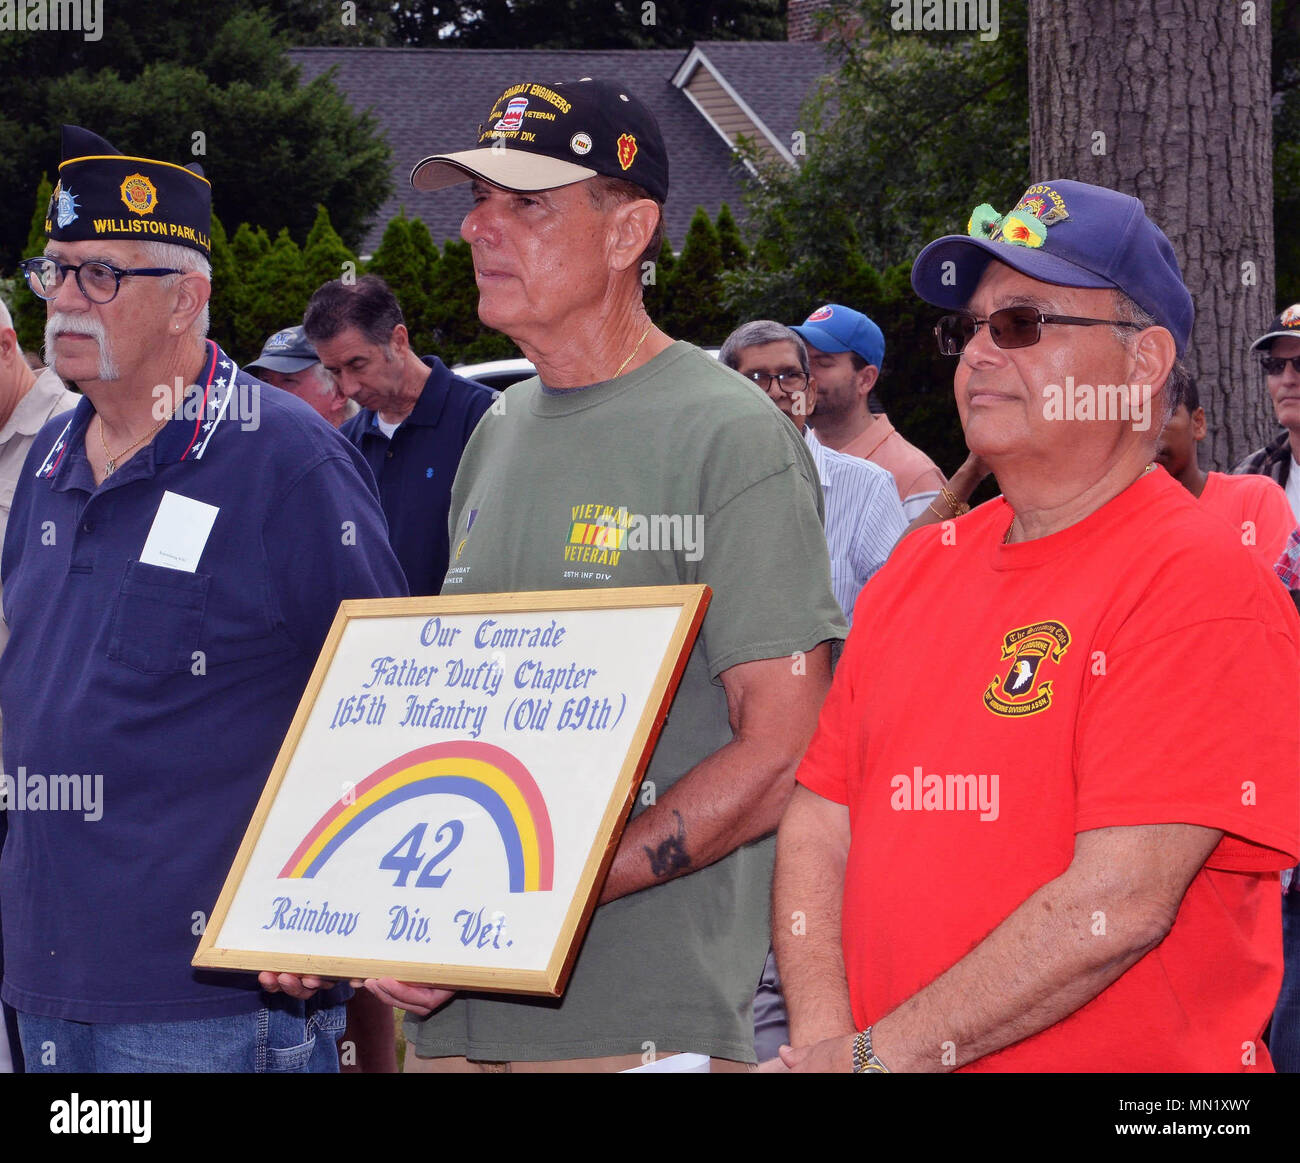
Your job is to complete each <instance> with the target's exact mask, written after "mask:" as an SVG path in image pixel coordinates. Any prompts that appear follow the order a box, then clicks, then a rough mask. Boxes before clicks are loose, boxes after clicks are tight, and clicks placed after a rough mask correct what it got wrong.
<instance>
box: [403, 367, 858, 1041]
mask: <svg viewBox="0 0 1300 1163" xmlns="http://www.w3.org/2000/svg"><path fill="white" fill-rule="evenodd" d="M620 510H622V511H623V515H622V516H620ZM821 514H822V494H821V485H820V483H819V481H818V478H817V472H816V469H815V467H814V465H813V462H812V458H811V457H810V456H809V454H808V450H807V448H806V447H805V446H804V443H803V441H802V440H800V439H799V434H798V433H797V432H796V431H795V429H794V427H793V425H791V424H790V423H789V422H788V421H787V420H786V419H785V417H784V416H782V415H781V414H780V412H779V411H778V410H777V409H776V407H775V406H774V405H773V404H772V402H771V401H770V400H768V399H767V398H766V396H765V395H764V394H763V393H761V392H760V391H759V390H758V389H757V388H756V387H754V386H753V385H752V384H747V383H746V382H745V381H744V380H743V379H741V377H740V376H738V375H736V374H735V373H734V372H732V371H729V370H728V369H726V368H724V367H722V366H721V365H720V364H718V363H717V361H716V360H714V359H712V358H710V357H709V356H708V355H706V354H705V353H704V352H702V351H700V350H699V349H698V348H695V347H692V346H691V345H690V344H686V343H675V344H673V346H672V347H670V348H668V349H667V350H666V351H664V352H662V353H661V354H660V355H658V356H656V357H655V358H654V359H653V360H651V361H650V362H649V363H647V364H646V365H645V366H643V367H641V368H638V369H637V370H636V371H633V372H631V373H629V374H628V375H625V376H622V377H620V378H618V379H615V380H610V381H608V382H606V383H602V384H596V385H593V386H592V387H590V388H587V389H585V390H583V391H571V392H565V393H559V394H555V393H545V392H543V390H542V388H541V385H540V383H539V381H538V380H536V379H533V380H528V381H525V382H523V383H519V384H515V385H513V386H512V387H510V388H509V389H508V390H507V392H506V394H505V396H504V399H503V410H502V411H501V412H500V413H499V414H498V413H497V411H496V410H493V411H491V412H489V413H487V414H486V415H485V416H484V417H483V420H482V421H481V422H480V423H479V425H478V427H477V428H476V429H475V431H474V435H473V437H472V438H471V440H470V442H469V445H468V446H467V447H466V449H465V453H464V456H463V457H462V458H461V462H460V469H459V471H458V472H457V474H456V481H455V484H454V485H453V487H452V500H451V511H450V518H449V524H450V531H451V545H452V562H451V566H450V568H449V569H448V572H447V577H446V580H445V581H444V583H443V589H442V592H443V594H444V595H449V594H459V593H495V592H512V591H520V590H549V589H570V588H571V589H588V588H593V587H603V586H649V585H687V584H697V583H704V584H707V585H709V586H711V587H712V589H713V598H712V602H711V604H710V606H709V611H708V614H707V615H706V617H705V619H704V624H703V626H702V628H701V631H700V635H699V638H698V640H697V642H696V644H695V647H694V649H693V650H692V652H691V656H690V659H689V660H688V663H687V666H686V670H685V672H684V674H683V677H682V681H681V685H680V687H679V689H678V691H677V696H676V698H675V700H674V702H673V705H672V707H671V709H670V713H669V718H668V720H667V722H666V723H665V725H664V728H663V732H662V733H661V735H660V736H659V740H658V743H657V744H656V747H655V751H654V755H653V757H652V759H651V761H650V765H649V768H648V770H647V773H646V776H645V778H646V780H647V781H649V782H650V783H652V784H653V786H654V794H655V798H656V799H657V798H658V797H659V796H662V795H663V793H664V792H665V791H666V790H667V789H668V788H669V787H671V786H672V785H673V784H674V783H675V782H676V781H677V780H678V779H679V778H681V777H682V776H683V775H684V774H686V772H688V771H689V770H690V769H691V768H692V767H693V766H694V765H695V764H696V763H698V762H699V761H700V760H702V759H704V758H705V757H706V756H708V755H710V754H712V753H713V752H714V751H717V750H718V749H719V748H721V747H723V746H724V745H725V744H727V743H728V742H730V740H731V738H732V732H731V728H730V725H729V723H728V719H727V700H726V695H725V692H724V690H723V688H722V685H721V683H720V682H719V681H717V676H718V675H719V674H721V673H722V672H723V671H724V670H727V669H728V668H729V667H732V666H736V665H737V664H738V663H742V662H751V661H753V660H755V659H761V658H779V657H789V656H793V655H795V653H796V652H797V651H808V650H811V649H812V648H813V647H815V646H816V645H817V644H818V643H820V642H824V641H827V640H831V641H833V642H838V640H839V639H841V638H843V637H844V634H845V633H846V630H845V625H844V619H843V615H842V614H841V612H840V609H839V606H838V605H837V603H836V601H835V598H834V597H833V596H832V594H831V589H830V567H829V563H828V560H827V553H826V541H825V537H824V535H823V532H822V522H821ZM665 515H666V516H667V517H668V518H669V519H668V520H667V521H663V520H661V521H660V522H659V530H658V533H656V532H655V528H654V523H653V521H652V520H651V518H653V517H655V516H659V517H661V518H662V517H664V516H665ZM641 518H645V519H646V520H645V523H644V524H638V521H639V519H641ZM678 518H679V519H680V520H675V519H678ZM666 529H667V530H673V531H674V535H673V536H669V537H665V535H664V531H665V530H666ZM624 530H626V533H625V535H624ZM665 541H667V542H669V543H668V544H665ZM620 546H621V548H620ZM792 665H794V663H793V662H792ZM649 798H650V797H649V796H648V795H645V794H642V795H638V797H637V800H636V806H635V808H634V813H636V812H641V811H645V810H648V805H647V801H648V800H649ZM773 848H774V842H773V840H772V838H771V837H768V838H767V839H765V840H762V841H759V842H757V843H753V844H749V845H746V846H744V847H742V848H740V849H737V850H736V851H735V852H733V853H731V854H730V855H729V856H727V857H726V858H724V859H723V860H720V861H718V862H716V863H715V864H712V865H709V866H708V867H705V868H701V869H699V870H698V871H696V872H692V873H689V874H687V875H685V876H681V877H679V878H677V879H676V880H671V881H668V882H666V883H664V884H662V885H657V886H655V887H653V888H648V889H644V890H642V891H641V892H637V893H633V894H631V895H630V896H626V897H623V898H621V899H620V900H616V901H613V902H611V903H610V904H607V905H604V906H602V907H600V908H598V909H597V910H596V912H595V914H594V916H593V918H592V922H591V927H590V929H589V930H588V932H587V936H586V940H585V941H584V943H583V946H582V949H581V951H580V953H579V955H578V958H577V962H576V964H575V966H574V970H573V975H572V977H571V978H570V980H569V985H568V988H567V991H566V993H565V995H564V997H563V998H561V999H558V1000H555V999H528V998H522V999H521V998H507V997H501V996H496V997H489V996H486V995H482V994H462V995H460V996H458V997H457V998H455V999H454V1000H453V1001H452V1002H450V1003H449V1004H448V1005H447V1006H445V1007H443V1008H442V1009H441V1010H439V1011H438V1012H436V1013H434V1014H433V1015H431V1016H430V1017H428V1018H426V1019H423V1020H419V1021H416V1020H412V1019H410V1018H408V1020H407V1025H406V1033H407V1038H408V1039H409V1040H410V1041H411V1042H412V1043H413V1044H414V1046H415V1048H416V1052H417V1053H418V1054H420V1055H422V1056H424V1057H440V1056H445V1055H467V1056H468V1057H470V1058H473V1059H480V1060H485V1061H538V1060H545V1059H552V1058H590V1057H599V1056H604V1055H611V1054H628V1053H642V1052H644V1051H645V1050H646V1049H647V1045H646V1044H647V1043H652V1044H653V1047H654V1049H655V1050H656V1051H657V1052H660V1053H665V1052H668V1051H674V1050H676V1051H695V1052H697V1053H701V1054H709V1055H712V1056H715V1057H721V1058H731V1059H736V1060H745V1061H753V1060H754V1035H753V1020H752V1016H751V1012H750V1003H751V1000H752V998H753V994H754V987H755V985H756V984H757V982H758V978H759V974H760V973H761V972H762V968H763V959H764V956H765V954H766V952H767V947H768V940H769V936H770V933H769V922H768V908H769V893H770V888H771V876H772V856H773Z"/></svg>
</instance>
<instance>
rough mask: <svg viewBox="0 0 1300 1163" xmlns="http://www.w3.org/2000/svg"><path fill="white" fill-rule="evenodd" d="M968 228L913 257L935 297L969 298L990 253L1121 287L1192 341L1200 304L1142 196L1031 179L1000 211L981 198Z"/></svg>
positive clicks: (1023, 267) (940, 303)
mask: <svg viewBox="0 0 1300 1163" xmlns="http://www.w3.org/2000/svg"><path fill="white" fill-rule="evenodd" d="M966 231H967V232H966V233H965V234H949V235H945V236H944V237H943V238H939V239H936V240H935V241H934V242H932V243H930V244H929V246H927V247H926V248H925V249H924V250H922V251H921V253H920V254H919V255H917V256H916V262H914V263H913V264H912V287H913V289H914V290H915V291H916V293H917V294H918V295H920V297H921V298H922V299H924V300H925V301H926V302H927V303H933V304H934V305H935V306H936V307H948V308H955V309H960V308H963V307H965V306H966V304H967V303H969V302H970V298H971V296H972V295H973V294H974V293H975V287H976V286H977V285H978V283H979V281H980V277H981V276H982V275H983V274H984V268H985V267H987V266H988V264H989V262H990V260H992V259H997V260H998V261H999V262H1004V263H1006V264H1007V266H1009V267H1011V268H1013V269H1014V270H1017V271H1019V272H1020V273H1021V274H1024V275H1028V276H1029V277H1030V278H1031V279H1038V280H1040V281H1041V282H1044V283H1054V284H1056V285H1057V286H1062V287H1111V288H1114V289H1116V290H1120V291H1123V292H1124V294H1126V295H1127V296H1128V297H1129V298H1130V299H1132V300H1133V301H1134V302H1135V303H1136V304H1137V305H1138V306H1139V307H1141V308H1142V309H1143V310H1144V311H1146V312H1147V314H1149V315H1150V316H1151V317H1152V318H1153V319H1155V320H1156V322H1157V323H1159V324H1160V326H1162V327H1164V328H1166V329H1167V330H1168V331H1169V333H1170V334H1171V335H1172V336H1173V337H1174V344H1175V346H1176V347H1177V349H1178V354H1179V355H1182V353H1183V351H1184V350H1185V349H1186V347H1187V339H1188V336H1189V335H1190V334H1191V331H1192V320H1193V318H1194V315H1195V311H1194V309H1193V307H1192V296H1191V294H1190V293H1189V292H1188V290H1187V287H1186V285H1185V284H1184V283H1183V275H1182V271H1181V270H1180V269H1179V266H1178V259H1177V258H1175V257H1174V248H1173V247H1172V246H1171V245H1170V244H1169V239H1167V238H1166V237H1165V235H1164V233H1163V232H1162V231H1161V229H1160V228H1159V227H1158V226H1157V225H1156V224H1155V223H1154V222H1152V221H1151V219H1150V218H1148V217H1147V213H1146V208H1145V207H1144V206H1143V205H1142V203H1141V202H1140V201H1139V200H1138V199H1137V198H1133V197H1131V196H1129V195H1128V194H1121V193H1119V192H1118V191H1117V190H1108V189H1106V187H1104V186H1091V185H1088V184H1087V183H1086V182H1071V181H1064V180H1063V181H1046V182H1037V183H1035V184H1034V185H1032V186H1030V187H1029V189H1027V190H1026V191H1025V193H1024V195H1023V197H1021V199H1020V201H1019V202H1017V203H1016V206H1015V208H1014V209H1013V210H1011V211H1009V212H1008V213H1007V214H1005V215H1001V216H999V215H998V214H997V212H996V211H995V210H994V209H993V208H992V207H991V206H988V205H983V206H979V207H976V209H975V212H974V213H973V214H972V215H971V219H970V222H969V223H967V227H966Z"/></svg>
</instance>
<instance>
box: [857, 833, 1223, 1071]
mask: <svg viewBox="0 0 1300 1163" xmlns="http://www.w3.org/2000/svg"><path fill="white" fill-rule="evenodd" d="M1107 831H1110V832H1113V833H1117V834H1127V835H1125V836H1123V837H1122V839H1123V840H1124V841H1125V842H1127V843H1137V844H1140V843H1142V842H1143V841H1144V840H1147V838H1148V837H1150V840H1149V841H1147V842H1149V843H1150V844H1151V847H1152V849H1153V850H1154V851H1155V853H1156V855H1157V857H1158V855H1159V853H1160V852H1161V851H1164V850H1167V851H1168V852H1169V853H1170V860H1169V863H1170V865H1171V867H1172V870H1171V872H1169V873H1168V874H1166V876H1165V883H1163V884H1159V885H1153V884H1152V882H1151V881H1150V880H1149V879H1147V878H1146V877H1144V876H1143V875H1142V874H1139V873H1138V872H1137V871H1136V870H1135V871H1134V874H1133V875H1132V876H1131V877H1129V876H1128V875H1127V873H1126V861H1125V860H1124V854H1123V852H1122V851H1120V850H1115V855H1114V861H1113V865H1112V869H1111V871H1108V872H1103V873H1099V872H1098V871H1097V870H1098V868H1100V867H1102V866H1103V864H1104V862H1105V860H1106V859H1107V855H1106V854H1107V853H1109V852H1110V851H1111V850H1110V849H1102V848H1101V840H1100V838H1104V837H1105V832H1104V831H1103V832H1098V833H1093V834H1092V836H1093V837H1098V838H1099V839H1098V840H1097V841H1096V843H1097V852H1098V854H1099V857H1098V858H1097V859H1096V860H1095V862H1094V863H1093V864H1092V865H1091V866H1090V868H1084V869H1080V868H1079V867H1076V866H1075V865H1072V866H1071V867H1070V868H1069V869H1067V870H1066V872H1065V873H1063V874H1062V875H1061V876H1059V877H1057V878H1056V879H1055V880H1053V881H1050V882H1049V883H1048V884H1046V885H1044V886H1043V887H1042V888H1040V889H1039V890H1038V891H1037V892H1035V893H1033V894H1032V895H1031V896H1030V897H1029V898H1028V899H1026V900H1025V902H1024V903H1023V904H1021V905H1020V906H1019V907H1018V908H1017V909H1016V910H1015V911H1014V912H1013V913H1011V915H1010V916H1008V917H1007V918H1006V920H1004V921H1003V922H1002V923H1001V924H1000V925H999V926H998V927H997V928H996V929H994V930H993V932H992V933H990V934H989V935H988V936H987V937H986V938H985V939H984V940H983V941H981V942H980V943H979V944H978V945H977V946H976V947H975V948H974V949H972V950H971V952H970V953H968V954H967V955H966V956H965V957H963V958H962V959H961V960H960V961H958V962H957V963H956V964H955V965H954V966H953V967H952V968H951V969H949V970H948V971H947V972H946V973H944V974H942V975H941V976H940V977H938V978H936V979H935V980H934V981H933V982H931V983H930V984H929V985H928V986H926V987H925V988H924V989H922V990H920V991H918V992H917V993H916V994H914V995H913V996H912V997H910V998H908V999H907V1000H906V1001H905V1002H903V1003H902V1004H901V1005H899V1006H898V1007H897V1008H896V1009H894V1010H893V1011H891V1012H890V1013H889V1014H887V1015H886V1016H885V1017H883V1018H881V1019H880V1020H879V1021H878V1022H877V1023H876V1024H875V1026H874V1027H873V1031H872V1043H873V1047H874V1049H875V1052H876V1054H877V1055H878V1056H879V1057H880V1059H881V1061H883V1062H884V1063H885V1065H886V1066H888V1067H889V1068H890V1069H891V1070H900V1071H924V1072H942V1071H947V1070H953V1069H955V1068H956V1067H958V1066H964V1065H966V1064H967V1063H968V1062H974V1061H975V1060H976V1059H979V1058H983V1057H985V1056H986V1055H988V1054H992V1053H994V1052H996V1051H998V1050H1001V1049H1003V1048H1004V1047H1006V1046H1010V1045H1012V1044H1013V1043H1015V1042H1018V1041H1020V1040H1021V1039H1023V1038H1027V1037H1029V1036H1030V1035H1031V1034H1036V1033H1038V1032H1039V1031H1040V1030H1045V1029H1047V1028H1048V1027H1049V1026H1051V1025H1054V1024H1055V1023H1056V1022H1059V1021H1061V1020H1062V1019H1063V1018H1065V1017H1068V1016H1069V1015H1070V1014H1072V1013H1074V1012H1075V1011H1076V1010H1078V1009H1081V1008H1082V1007H1083V1006H1084V1005H1086V1004H1087V1003H1088V1002H1089V1001H1091V1000H1092V999H1093V998H1094V997H1096V996H1097V995H1098V994H1099V993H1101V991H1102V990H1104V989H1105V988H1106V987H1107V986H1108V985H1110V984H1111V983H1112V982H1114V981H1115V980H1116V979H1117V978H1118V977H1119V976H1120V975H1121V974H1123V973H1124V972H1125V971H1126V970H1127V969H1129V968H1130V967H1131V966H1133V965H1134V964H1135V963H1136V962H1138V961H1139V960H1141V958H1142V957H1143V956H1144V955H1145V954H1147V953H1148V952H1150V951H1151V950H1152V949H1154V948H1155V947H1156V946H1157V945H1158V944H1160V942H1161V941H1162V940H1163V939H1164V937H1165V934H1166V933H1167V932H1168V929H1169V926H1170V925H1171V924H1172V923H1173V919H1174V916H1175V915H1176V914H1177V911H1178V904H1179V902H1180V901H1181V899H1182V894H1183V892H1184V891H1185V890H1186V886H1187V883H1189V882H1190V880H1191V878H1192V876H1194V875H1195V872H1196V870H1197V869H1199V868H1200V866H1201V864H1203V863H1204V861H1205V859H1206V858H1207V857H1208V855H1209V853H1210V852H1211V851H1212V850H1213V847H1214V844H1215V843H1217V838H1218V836H1219V835H1220V833H1218V832H1214V831H1212V830H1210V829H1205V828H1196V827H1192V826H1190V825H1159V826H1151V827H1146V828H1116V829H1109V830H1107ZM1139 833H1141V834H1145V835H1135V834H1139ZM1081 839H1082V837H1081ZM1089 842H1093V841H1089ZM1107 842H1109V840H1107ZM1174 843H1177V844H1179V845H1180V846H1181V847H1180V848H1179V850H1178V851H1177V853H1176V858H1175V850H1174V848H1173V847H1172V845H1173V844H1174ZM1161 844H1169V845H1171V847H1169V848H1168V849H1161V847H1160V846H1161ZM1184 874H1185V879H1183V876H1184ZM1148 886H1149V887H1148Z"/></svg>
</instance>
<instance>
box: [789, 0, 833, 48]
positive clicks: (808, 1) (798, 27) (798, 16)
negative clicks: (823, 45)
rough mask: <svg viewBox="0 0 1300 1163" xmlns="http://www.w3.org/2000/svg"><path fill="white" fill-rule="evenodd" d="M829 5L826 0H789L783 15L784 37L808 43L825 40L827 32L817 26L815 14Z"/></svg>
mask: <svg viewBox="0 0 1300 1163" xmlns="http://www.w3.org/2000/svg"><path fill="white" fill-rule="evenodd" d="M829 7H830V4H829V3H828V0H789V5H788V7H787V9H786V17H785V38H786V40H788V41H797V42H801V43H805V44H807V43H809V42H813V41H819V40H826V39H827V33H826V32H825V31H823V30H822V29H820V28H819V27H818V23H817V14H818V13H820V12H824V11H826V9H828V8H829Z"/></svg>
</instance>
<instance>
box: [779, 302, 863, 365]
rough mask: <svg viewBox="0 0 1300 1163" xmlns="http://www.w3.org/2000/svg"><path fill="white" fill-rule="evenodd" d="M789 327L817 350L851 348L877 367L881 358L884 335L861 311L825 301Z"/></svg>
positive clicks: (843, 349) (845, 349) (832, 350)
mask: <svg viewBox="0 0 1300 1163" xmlns="http://www.w3.org/2000/svg"><path fill="white" fill-rule="evenodd" d="M790 330H791V331H793V332H795V333H796V334H798V335H800V336H802V337H803V339H804V341H805V342H807V343H811V344H812V345H813V347H815V348H816V349H817V350H818V351H829V352H832V353H834V352H839V351H851V352H853V353H854V354H856V355H857V356H859V357H860V358H861V359H865V360H866V361H867V363H869V364H874V365H875V366H876V367H879V366H880V364H881V362H882V361H883V360H884V358H885V336H884V334H883V333H882V332H881V330H880V328H879V327H877V326H876V325H875V323H873V322H872V321H871V320H870V319H868V318H867V316H865V315H864V314H862V312H861V311H855V310H853V308H852V307H841V306H840V305H839V304H838V303H826V304H825V305H823V306H821V307H818V308H817V310H816V311H814V312H813V313H812V314H811V315H809V316H808V318H807V319H805V320H804V321H803V322H802V323H800V324H799V326H798V327H792V328H790Z"/></svg>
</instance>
